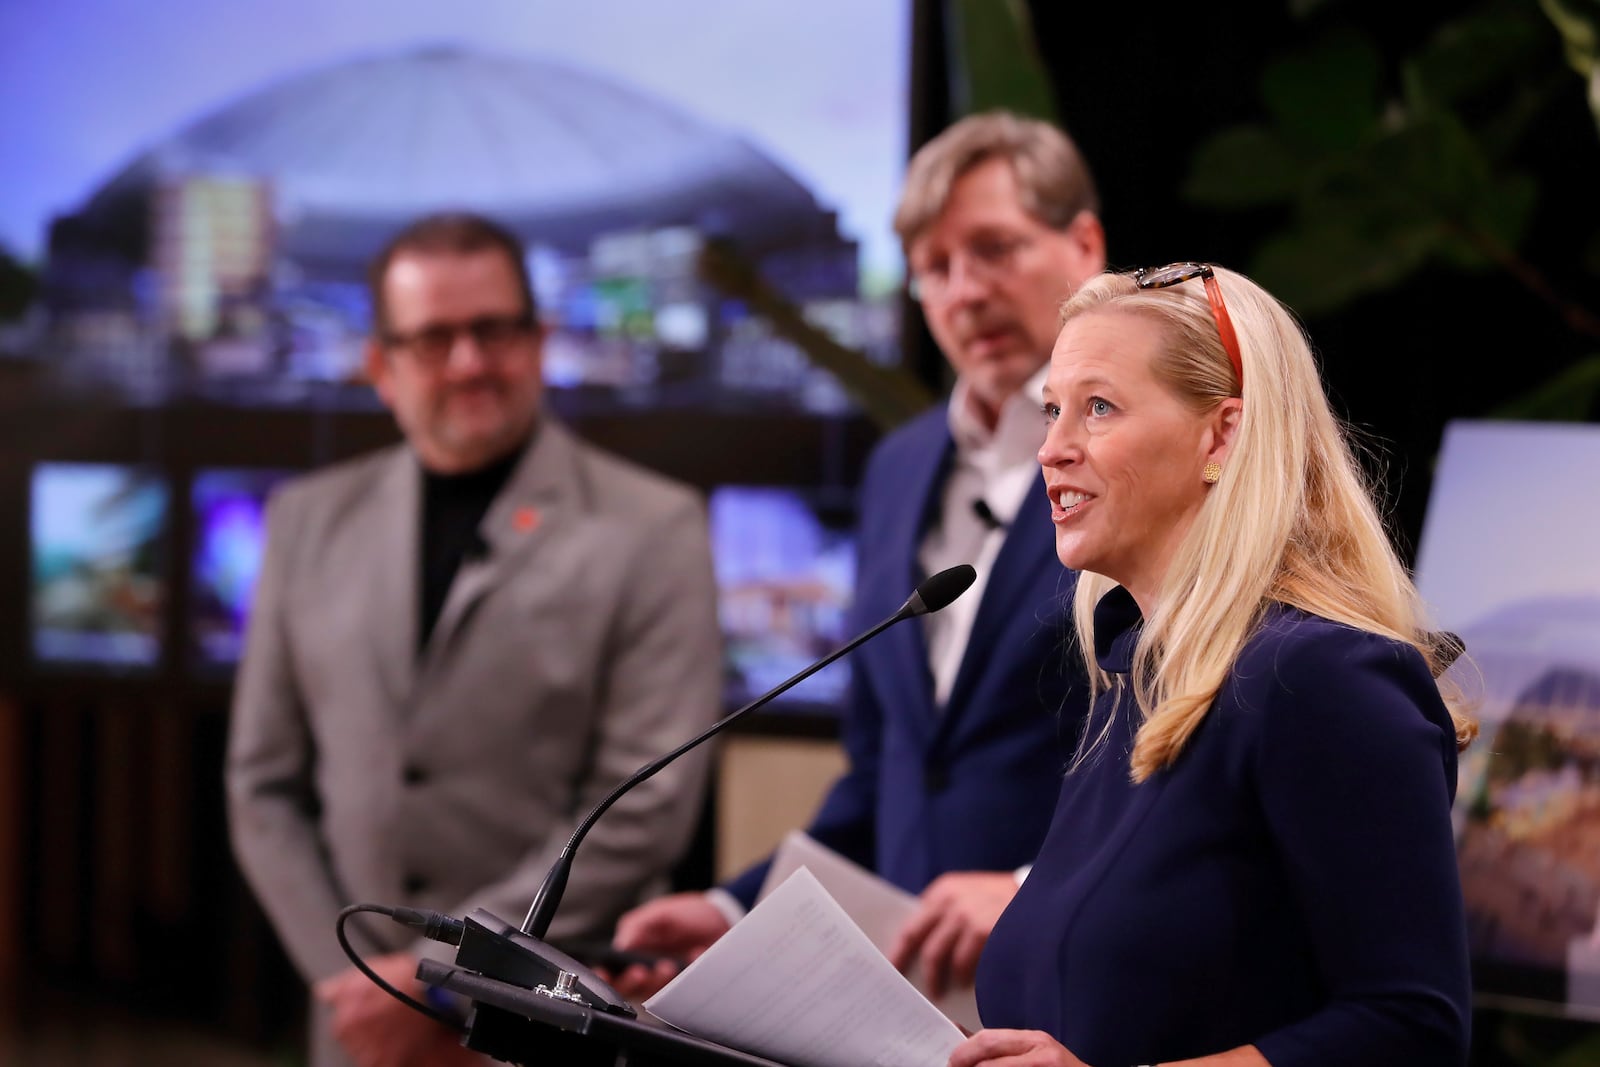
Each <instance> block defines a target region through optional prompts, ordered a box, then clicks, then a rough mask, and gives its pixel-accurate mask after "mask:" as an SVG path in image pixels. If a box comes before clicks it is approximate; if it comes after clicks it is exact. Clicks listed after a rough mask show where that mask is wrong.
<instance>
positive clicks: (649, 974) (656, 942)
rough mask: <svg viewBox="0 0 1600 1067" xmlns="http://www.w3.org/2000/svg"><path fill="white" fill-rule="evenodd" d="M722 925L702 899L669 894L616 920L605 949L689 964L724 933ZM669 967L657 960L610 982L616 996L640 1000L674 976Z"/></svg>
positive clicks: (714, 908)
mask: <svg viewBox="0 0 1600 1067" xmlns="http://www.w3.org/2000/svg"><path fill="white" fill-rule="evenodd" d="M728 929H729V925H728V919H727V917H726V916H724V915H723V914H722V912H721V911H720V910H718V908H717V906H716V905H715V904H713V903H711V902H710V901H709V900H707V899H706V898H705V895H704V894H702V893H674V894H673V895H671V896H667V897H658V898H657V899H655V900H652V901H650V902H648V903H645V904H641V905H639V906H638V907H637V908H634V909H633V910H632V911H630V912H628V913H627V914H626V915H624V916H623V917H622V918H621V919H618V920H617V933H616V936H615V937H614V938H612V941H611V943H612V944H613V945H615V946H616V947H617V948H620V949H628V950H630V951H634V952H659V953H661V954H662V955H663V956H673V957H676V958H677V959H681V960H684V961H686V962H693V961H694V960H695V959H696V958H698V957H699V956H700V954H701V953H702V952H704V951H705V950H706V949H708V948H710V947H711V945H712V943H713V942H715V941H716V940H717V938H719V937H721V936H722V935H723V934H725V933H727V932H728ZM677 973H678V968H677V966H676V965H675V964H673V963H671V962H669V961H666V960H662V961H660V962H658V963H656V964H655V965H654V966H652V967H646V966H644V965H643V964H638V963H636V964H633V965H632V966H630V967H628V968H627V969H626V970H624V971H623V972H622V973H621V974H618V975H616V976H614V977H612V978H611V979H610V981H611V984H612V985H613V986H615V987H616V990H617V992H618V993H621V994H622V995H623V996H625V997H627V998H629V999H630V1000H643V999H644V998H645V997H648V996H650V995H651V994H652V993H655V992H656V991H657V990H659V989H660V988H661V987H662V986H664V985H666V984H667V983H668V982H670V981H672V979H673V978H674V977H675V976H676V975H677Z"/></svg>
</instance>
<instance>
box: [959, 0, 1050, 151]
mask: <svg viewBox="0 0 1600 1067" xmlns="http://www.w3.org/2000/svg"><path fill="white" fill-rule="evenodd" d="M945 10H946V12H947V17H948V18H949V19H950V20H951V24H952V30H953V32H952V34H951V40H952V41H953V42H954V43H955V47H954V49H953V50H952V52H953V54H952V55H951V56H950V59H951V68H952V69H951V75H952V76H951V79H950V81H951V93H952V103H953V104H954V110H955V111H956V112H957V113H958V114H972V113H974V112H978V111H987V110H989V109H990V108H1006V109H1007V110H1010V111H1015V112H1017V113H1018V114H1022V115H1031V116H1033V117H1034V118H1040V119H1046V120H1048V121H1052V122H1053V121H1055V119H1056V106H1055V94H1054V93H1052V92H1051V90H1050V77H1049V75H1048V74H1047V73H1046V71H1045V68H1044V63H1043V62H1042V61H1041V60H1040V58H1039V50H1038V48H1037V46H1036V45H1035V44H1034V37H1033V20H1032V19H1031V18H1030V17H1029V15H1028V6H1027V3H1026V2H1025V0H954V2H952V3H950V4H948V5H947V7H946V9H945Z"/></svg>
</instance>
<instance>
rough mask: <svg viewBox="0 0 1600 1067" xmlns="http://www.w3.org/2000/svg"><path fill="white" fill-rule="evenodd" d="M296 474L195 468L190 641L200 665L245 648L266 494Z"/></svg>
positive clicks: (226, 659)
mask: <svg viewBox="0 0 1600 1067" xmlns="http://www.w3.org/2000/svg"><path fill="white" fill-rule="evenodd" d="M293 474H294V472H293V471H287V470H268V469H259V468H232V469H211V470H202V471H198V472H196V474H195V476H194V482H193V484H192V486H191V488H190V492H189V501H190V506H191V508H192V509H193V511H194V554H193V557H192V560H191V565H192V570H191V572H190V573H191V577H190V580H191V583H192V584H191V590H192V601H193V612H192V614H191V615H190V640H191V641H192V643H193V648H194V652H195V655H196V657H197V659H198V662H199V663H200V664H201V665H202V666H204V667H218V666H222V667H226V666H231V665H233V664H235V663H237V662H238V661H239V657H240V656H241V654H242V653H243V651H244V635H245V625H246V623H247V622H248V621H249V618H250V603H251V596H252V594H253V593H254V591H255V584H256V575H257V574H258V573H259V572H260V570H261V555H262V552H263V550H264V549H265V547H266V507H267V496H268V494H269V493H271V492H272V490H273V488H274V487H276V486H277V485H278V484H279V483H280V482H282V481H284V480H285V479H286V478H289V477H290V476H292V475H293Z"/></svg>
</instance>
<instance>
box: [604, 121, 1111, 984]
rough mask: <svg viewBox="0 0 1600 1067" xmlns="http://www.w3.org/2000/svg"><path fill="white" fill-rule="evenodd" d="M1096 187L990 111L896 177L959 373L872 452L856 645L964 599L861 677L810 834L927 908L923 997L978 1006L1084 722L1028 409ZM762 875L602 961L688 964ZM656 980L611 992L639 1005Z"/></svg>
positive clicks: (901, 213)
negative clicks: (929, 581) (978, 990)
mask: <svg viewBox="0 0 1600 1067" xmlns="http://www.w3.org/2000/svg"><path fill="white" fill-rule="evenodd" d="M1097 211H1098V203H1097V199H1096V195H1095V188H1094V181H1093V179H1092V177H1091V176H1090V174H1089V171H1088V168H1087V167H1086V166H1085V164H1084V163H1083V160H1082V158H1081V157H1080V156H1079V154H1078V152H1077V149H1076V147H1075V146H1074V145H1073V143H1072V142H1071V140H1070V139H1068V138H1067V137H1066V135H1065V134H1063V133H1062V132H1061V131H1060V130H1058V129H1056V128H1054V127H1052V126H1049V125H1047V124H1045V123H1042V122H1038V121H1034V120H1029V119H1023V118H1019V117H1017V116H1015V115H1010V114H1006V113H1003V112H994V113H988V114H983V115H976V116H972V117H970V118H967V119H964V120H962V121H961V122H959V123H957V124H956V125H954V126H952V127H951V128H950V129H948V130H946V131H945V132H944V133H942V134H941V135H940V136H938V137H936V138H935V139H933V140H932V141H930V142H929V143H928V144H927V145H925V146H924V147H923V148H922V149H921V150H920V151H918V152H917V154H916V156H914V157H913V159H912V161H911V164H910V167H909V169H908V172H907V178H906V186H905V189H904V192H903V193H902V197H901V202H900V206H899V209H898V210H897V212H896V214H895V229H896V231H897V232H898V233H899V235H900V238H901V241H902V243H903V245H904V248H905V252H906V259H907V263H908V265H909V268H910V274H911V288H912V293H913V295H914V296H915V297H916V298H917V299H918V300H919V301H920V302H921V304H922V308H923V313H924V315H925V317H926V320H927V323H928V328H929V330H930V331H931V332H932V334H933V337H934V340H935V341H937V342H938V344H939V347H940V349H941V350H942V351H943V352H944V354H945V356H946V358H947V359H949V361H950V365H951V367H952V368H953V369H954V371H955V375H956V383H955V388H954V390H953V391H952V393H951V397H950V401H949V403H948V404H947V405H945V406H943V407H940V408H938V409H935V410H933V411H929V412H927V413H926V414H924V415H922V416H920V417H918V418H916V419H914V420H912V422H911V423H909V424H908V425H906V426H903V427H901V428H899V429H897V430H896V431H895V432H893V433H892V434H890V435H889V436H888V437H887V438H885V439H884V440H883V441H882V442H880V444H879V445H878V447H877V448H876V449H875V450H874V452H873V455H872V457H871V458H870V459H869V461H868V464H867V471H866V476H865V478H864V480H863V483H862V487H861V494H860V529H859V536H858V540H857V544H858V552H859V557H858V564H857V573H858V575H859V579H858V583H857V588H856V596H855V604H854V608H853V620H854V625H853V626H852V630H853V631H854V630H864V629H866V628H867V627H868V626H870V625H872V624H873V623H875V622H877V621H878V620H879V619H882V618H884V617H886V616H888V615H890V614H892V613H893V612H894V611H895V610H896V609H897V608H898V607H899V606H900V603H901V601H902V600H903V599H904V597H905V594H906V590H908V589H910V588H911V587H913V586H914V585H916V583H917V582H918V580H919V579H920V578H921V577H922V576H924V575H927V574H932V573H935V572H937V571H939V570H941V569H943V568H944V567H947V566H951V565H953V564H956V563H972V564H973V565H974V567H975V568H976V569H977V572H978V580H977V583H976V584H975V586H974V587H973V589H971V590H969V591H968V592H967V593H966V594H964V595H963V596H962V597H961V598H960V599H958V600H957V601H956V602H955V603H954V604H953V605H951V606H950V607H949V608H947V609H945V610H944V611H941V612H939V613H937V614H934V615H930V616H926V617H925V619H924V620H923V622H924V625H923V626H920V627H919V626H901V627H897V628H895V629H893V630H890V631H889V632H887V633H886V634H884V635H883V636H882V637H881V638H879V639H877V640H876V641H873V642H871V643H869V644H867V645H865V646H864V647H863V648H862V649H861V650H860V651H858V652H857V653H856V654H855V657H854V660H853V663H854V668H855V669H854V690H853V693H852V697H851V703H850V706H849V708H848V711H847V713H846V716H845V720H844V726H843V733H844V745H845V750H846V753H847V755H848V757H849V769H848V770H847V772H846V773H845V775H844V776H843V777H842V778H840V779H839V781H838V782H837V783H836V784H835V785H834V786H833V789H832V790H831V791H830V792H829V794H828V796H827V798H826V800H825V801H824V802H823V805H822V809H821V810H820V811H819V812H818V814H817V815H816V817H815V819H814V820H813V821H812V824H811V826H810V827H809V830H808V832H809V833H810V834H811V836H813V837H814V838H816V839H817V840H818V841H820V842H822V843H823V844H825V845H827V846H829V847H831V848H833V849H835V850H836V851H838V852H841V853H843V854H844V855H845V856H848V857H850V858H851V859H853V860H855V861H856V862H858V863H860V864H862V865H863V866H866V867H869V868H871V869H873V870H875V871H877V873H878V874H880V875H881V876H883V877H884V878H886V879H888V880H889V881H891V882H894V883H895V884H897V885H899V886H901V887H903V888H905V889H907V890H910V891H911V892H914V893H920V894H921V896H922V901H921V907H920V909H919V910H918V912H917V913H916V914H915V915H914V916H913V917H912V918H911V919H910V920H909V922H908V923H907V926H906V928H905V929H904V930H903V931H902V933H901V935H900V938H899V941H898V943H897V944H896V946H895V947H894V948H893V949H892V950H891V957H892V958H893V959H894V961H895V963H896V964H897V965H899V966H902V967H904V966H907V965H909V963H910V962H911V961H912V960H913V959H915V958H918V957H920V959H921V962H922V964H923V968H924V974H925V975H926V977H927V979H928V982H929V985H930V986H931V987H933V989H934V990H935V991H938V990H939V989H940V988H941V987H942V986H943V985H944V984H945V982H946V979H947V978H949V979H954V980H955V981H956V982H959V983H962V984H971V980H972V974H973V972H974V970H975V969H976V967H977V962H978V954H979V952H981V950H982V948H983V945H984V943H985V941H986V940H987V939H988V936H989V931H990V929H991V928H992V927H993V925H994V922H995V920H996V919H997V918H999V915H1000V912H1001V911H1003V910H1004V908H1005V905H1006V904H1007V903H1008V902H1009V901H1010V899H1011V897H1012V896H1013V895H1014V894H1015V892H1016V889H1017V886H1018V884H1019V878H1021V877H1023V876H1024V874H1025V870H1023V869H1024V868H1025V867H1026V866H1027V865H1028V864H1029V863H1031V862H1032V860H1033V856H1034V854H1035V852H1036V851H1037V849H1038V846H1039V844H1040V842H1041V841H1042V840H1043V838H1044V833H1045V830H1046V829H1047V827H1048V825H1049V821H1050V815H1051V812H1052V810H1053V808H1054V803H1055V796H1056V793H1057V791H1058V790H1059V788H1060V776H1061V773H1062V770H1063V768H1064V766H1065V757H1066V756H1067V754H1068V753H1069V752H1070V748H1071V745H1072V744H1073V742H1074V741H1075V739H1076V733H1077V729H1078V726H1079V723H1080V722H1081V719H1082V716H1083V713H1084V710H1085V698H1086V688H1087V687H1086V685H1085V684H1083V682H1082V678H1081V673H1082V668H1081V666H1080V657H1079V656H1078V655H1077V654H1076V652H1075V650H1074V649H1073V648H1071V647H1070V641H1071V638H1070V633H1071V626H1070V620H1069V618H1068V604H1069V601H1070V599H1071V592H1072V589H1071V581H1072V577H1071V575H1070V574H1067V573H1064V572H1063V571H1062V570H1061V568H1060V564H1059V563H1058V561H1057V559H1056V553H1055V545H1054V538H1053V529H1052V527H1051V525H1050V522H1049V503H1048V501H1047V500H1046V499H1045V493H1044V483H1043V480H1042V479H1041V478H1040V475H1039V467H1038V462H1037V458H1036V453H1037V452H1038V449H1039V446H1040V445H1041V444H1042V443H1043V441H1044V421H1043V417H1042V415H1041V414H1040V403H1041V400H1040V388H1041V386H1042V380H1043V375H1044V372H1045V367H1046V364H1047V363H1048V361H1049V357H1050V350H1051V347H1052V345H1053V344H1054V342H1055V337H1056V333H1057V329H1058V327H1059V317H1058V313H1057V309H1058V307H1059V306H1060V304H1061V302H1062V301H1063V300H1065V299H1066V297H1067V296H1068V295H1070V294H1071V292H1072V291H1073V289H1075V288H1076V287H1077V286H1078V285H1079V284H1080V283H1082V282H1083V281H1084V280H1086V279H1088V278H1089V277H1092V276H1093V275H1095V274H1098V273H1100V272H1101V271H1102V270H1104V269H1105V234H1104V231H1103V230H1102V228H1101V225H1100V221H1099V217H1098V214H1097ZM766 866H767V865H766V864H764V863H763V864H760V865H758V866H757V867H755V868H752V869H751V870H749V871H747V872H745V873H744V874H743V875H741V876H740V877H738V878H736V879H734V880H733V881H732V882H730V883H729V884H727V885H725V886H723V887H720V888H719V889H714V890H711V891H710V893H704V894H702V893H681V894H677V895H675V896H671V897H665V898H662V899H659V900H656V901H652V902H650V903H648V904H645V905H643V906H642V907H640V908H637V909H635V910H634V911H632V912H630V913H629V914H627V915H625V916H623V918H622V920H621V921H620V922H619V923H618V926H617V937H616V944H617V946H618V947H619V948H628V949H644V950H653V951H657V952H662V953H671V954H674V955H677V956H679V957H693V956H694V955H697V954H698V953H699V952H701V951H704V949H705V948H706V947H708V946H709V945H710V944H711V942H713V941H715V940H716V938H717V937H719V936H721V934H722V933H724V932H725V931H726V930H727V929H728V928H729V927H730V926H731V924H732V922H734V921H735V920H736V919H737V918H738V916H739V915H740V914H742V910H743V909H747V908H749V907H750V906H751V905H752V903H753V902H754V898H755V895H756V892H757V891H758V889H759V888H760V885H761V881H762V878H763V877H764V876H765V873H766ZM672 973H673V969H672V967H671V965H668V964H658V965H657V966H656V967H655V968H654V969H653V970H647V969H646V968H644V967H639V966H635V967H632V968H629V969H628V970H627V971H626V972H624V973H623V974H621V975H619V976H618V981H617V985H618V988H619V989H621V990H622V991H623V992H625V993H627V994H629V995H633V996H642V995H645V994H646V993H648V992H649V991H651V990H653V989H654V988H657V987H659V986H660V985H661V984H664V982H665V981H666V980H667V979H668V978H670V977H671V975H672Z"/></svg>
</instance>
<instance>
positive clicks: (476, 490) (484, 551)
mask: <svg viewBox="0 0 1600 1067" xmlns="http://www.w3.org/2000/svg"><path fill="white" fill-rule="evenodd" d="M522 453H523V449H520V448H519V449H516V450H515V451H513V452H512V453H511V454H510V455H508V456H506V457H505V458H503V459H497V460H495V461H494V462H493V463H490V464H489V465H488V466H487V467H480V468H479V469H477V470H475V471H468V472H466V473H465V474H435V473H434V472H432V471H430V470H427V469H426V468H424V470H423V472H422V582H421V583H420V588H421V592H422V603H421V605H420V606H421V609H422V611H421V614H420V615H418V617H417V649H418V650H419V651H420V650H421V649H423V648H425V647H426V646H427V644H428V637H429V635H430V634H432V633H433V625H434V623H436V622H437V621H438V620H439V612H440V610H441V609H443V608H444V599H445V596H446V594H448V593H449V592H450V583H451V582H452V581H454V580H455V576H456V571H457V570H458V569H459V568H460V566H461V561H462V560H464V559H472V558H481V557H483V556H486V555H488V552H489V543H488V542H487V541H485V540H484V538H483V535H482V534H481V533H479V532H478V527H479V525H480V524H482V522H483V516H484V513H485V512H487V511H488V510H489V505H490V504H491V503H492V502H493V501H494V498H495V497H496V496H497V495H499V493H500V490H501V489H502V488H504V486H505V484H506V479H508V478H510V477H511V470H512V468H513V467H515V466H516V465H517V461H518V460H519V459H521V458H522Z"/></svg>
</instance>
